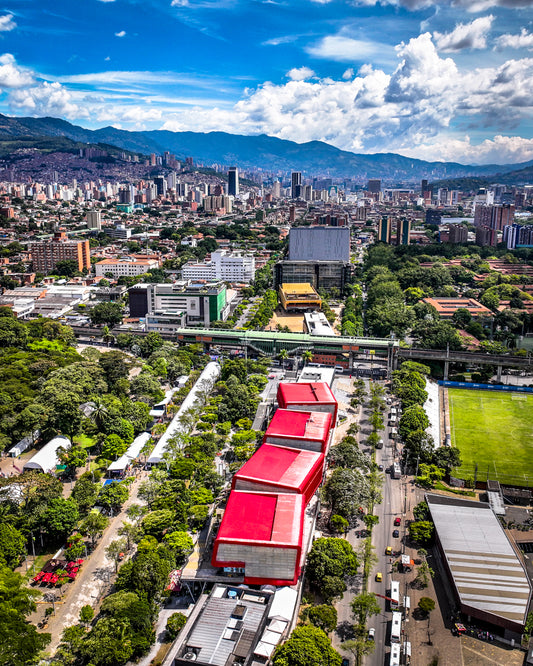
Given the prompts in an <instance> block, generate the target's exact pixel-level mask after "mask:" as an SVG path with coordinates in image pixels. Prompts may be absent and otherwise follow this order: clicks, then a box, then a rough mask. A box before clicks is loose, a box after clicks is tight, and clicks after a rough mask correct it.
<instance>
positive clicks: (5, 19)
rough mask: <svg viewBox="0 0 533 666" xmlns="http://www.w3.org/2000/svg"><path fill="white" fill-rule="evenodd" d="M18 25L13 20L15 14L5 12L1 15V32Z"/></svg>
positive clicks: (8, 30)
mask: <svg viewBox="0 0 533 666" xmlns="http://www.w3.org/2000/svg"><path fill="white" fill-rule="evenodd" d="M16 27H17V24H16V23H15V21H14V20H13V14H5V15H4V16H0V32H10V31H11V30H14V29H15V28H16Z"/></svg>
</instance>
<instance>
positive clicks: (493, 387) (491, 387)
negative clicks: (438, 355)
mask: <svg viewBox="0 0 533 666" xmlns="http://www.w3.org/2000/svg"><path fill="white" fill-rule="evenodd" d="M438 384H439V386H446V387H447V388H462V389H477V390H484V391H485V390H486V391H507V393H510V392H516V393H533V388H531V387H530V386H508V385H507V384H476V383H474V382H452V381H449V380H442V379H441V380H439V382H438Z"/></svg>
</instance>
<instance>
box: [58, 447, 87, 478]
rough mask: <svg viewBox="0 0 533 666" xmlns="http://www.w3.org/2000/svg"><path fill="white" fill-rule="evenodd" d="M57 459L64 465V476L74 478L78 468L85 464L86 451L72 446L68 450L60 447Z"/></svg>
mask: <svg viewBox="0 0 533 666" xmlns="http://www.w3.org/2000/svg"><path fill="white" fill-rule="evenodd" d="M57 457H58V458H59V462H60V463H61V464H62V465H65V474H66V475H67V476H71V477H74V476H75V475H76V470H77V469H78V467H83V465H85V463H86V462H87V451H86V450H85V449H84V448H82V447H81V446H75V445H72V446H70V447H69V448H68V449H67V448H64V447H62V446H60V447H59V449H58V450H57Z"/></svg>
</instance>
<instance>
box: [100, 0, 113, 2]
mask: <svg viewBox="0 0 533 666" xmlns="http://www.w3.org/2000/svg"><path fill="white" fill-rule="evenodd" d="M98 2H115V0H98Z"/></svg>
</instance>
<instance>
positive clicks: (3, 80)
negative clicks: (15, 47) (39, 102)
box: [0, 53, 34, 88]
mask: <svg viewBox="0 0 533 666" xmlns="http://www.w3.org/2000/svg"><path fill="white" fill-rule="evenodd" d="M33 82H34V76H33V73H32V72H31V71H30V70H28V69H25V68H24V67H19V65H17V63H16V61H15V58H14V57H13V56H12V55H11V53H4V54H3V55H1V56H0V88H22V87H24V86H28V85H31V84H32V83H33Z"/></svg>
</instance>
